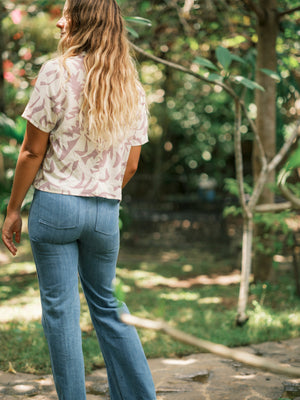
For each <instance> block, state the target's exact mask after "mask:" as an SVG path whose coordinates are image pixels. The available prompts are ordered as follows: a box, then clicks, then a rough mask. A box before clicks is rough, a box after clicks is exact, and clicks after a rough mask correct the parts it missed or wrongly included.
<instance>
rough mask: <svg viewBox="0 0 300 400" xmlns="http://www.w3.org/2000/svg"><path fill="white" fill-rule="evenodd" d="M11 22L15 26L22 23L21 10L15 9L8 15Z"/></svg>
mask: <svg viewBox="0 0 300 400" xmlns="http://www.w3.org/2000/svg"><path fill="white" fill-rule="evenodd" d="M10 16H11V19H12V22H13V23H14V24H16V25H18V24H19V23H20V22H21V21H22V12H21V10H19V9H18V8H16V9H15V10H13V11H12V12H11V13H10Z"/></svg>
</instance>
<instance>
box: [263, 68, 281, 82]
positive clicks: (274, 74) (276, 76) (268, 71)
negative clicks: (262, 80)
mask: <svg viewBox="0 0 300 400" xmlns="http://www.w3.org/2000/svg"><path fill="white" fill-rule="evenodd" d="M260 70H261V71H262V72H263V73H264V74H266V75H268V76H269V77H270V78H272V79H275V81H277V82H280V80H281V78H280V75H279V74H277V72H275V71H272V70H271V69H267V68H261V69H260Z"/></svg>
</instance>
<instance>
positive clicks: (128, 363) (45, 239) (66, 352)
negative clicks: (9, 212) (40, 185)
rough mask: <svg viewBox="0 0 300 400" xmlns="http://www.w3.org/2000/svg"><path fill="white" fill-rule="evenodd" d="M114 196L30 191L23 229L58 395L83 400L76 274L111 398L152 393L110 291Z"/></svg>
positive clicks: (135, 399) (128, 399) (133, 336)
mask: <svg viewBox="0 0 300 400" xmlns="http://www.w3.org/2000/svg"><path fill="white" fill-rule="evenodd" d="M118 224H119V201H118V200H111V199H104V198H96V197H78V196H69V195H61V194H54V193H48V192H42V191H39V190H36V191H35V194H34V199H33V202H32V206H31V209H30V215H29V236H30V241H31V246H32V251H33V256H34V259H35V263H36V267H37V273H38V279H39V285H40V295H41V303H42V311H43V315H42V324H43V328H44V332H45V336H46V338H47V341H48V346H49V351H50V358H51V365H52V371H53V377H54V382H55V385H56V390H57V393H58V397H59V399H60V400H85V399H86V392H85V374H84V361H83V354H82V342H81V330H80V326H79V316H80V302H79V293H78V274H79V277H80V280H81V285H82V288H83V291H84V294H85V297H86V300H87V303H88V306H89V310H90V314H91V319H92V321H93V325H94V328H95V330H96V333H97V337H98V341H99V344H100V347H101V350H102V354H103V357H104V360H105V364H106V367H107V373H108V382H109V389H110V397H111V399H112V400H121V399H122V400H154V399H155V398H156V396H155V389H154V384H153V380H152V376H151V373H150V370H149V366H148V363H147V360H146V358H145V355H144V352H143V349H142V346H141V343H140V340H139V337H138V335H137V332H136V330H135V328H133V327H132V326H128V325H126V324H124V323H122V322H121V321H120V320H119V313H120V312H122V311H124V312H128V310H127V308H126V305H125V304H123V305H122V306H120V305H119V304H118V302H117V300H116V299H115V297H114V294H113V289H112V281H113V279H114V277H115V271H116V262H117V257H118V251H119V225H118Z"/></svg>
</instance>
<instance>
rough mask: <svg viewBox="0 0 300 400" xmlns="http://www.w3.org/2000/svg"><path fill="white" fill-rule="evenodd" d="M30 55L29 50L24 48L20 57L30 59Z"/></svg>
mask: <svg viewBox="0 0 300 400" xmlns="http://www.w3.org/2000/svg"><path fill="white" fill-rule="evenodd" d="M31 57H32V54H31V51H30V50H29V49H26V51H25V52H24V53H23V54H22V59H23V60H26V61H28V60H30V59H31Z"/></svg>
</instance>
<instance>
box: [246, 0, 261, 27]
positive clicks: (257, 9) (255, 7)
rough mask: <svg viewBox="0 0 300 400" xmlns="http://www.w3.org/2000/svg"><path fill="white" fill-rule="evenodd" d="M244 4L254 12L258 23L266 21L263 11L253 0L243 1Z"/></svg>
mask: <svg viewBox="0 0 300 400" xmlns="http://www.w3.org/2000/svg"><path fill="white" fill-rule="evenodd" d="M243 3H244V4H245V6H247V7H248V8H249V9H250V10H251V11H254V12H255V14H256V16H257V18H258V21H259V22H260V23H263V22H264V20H265V14H264V12H263V10H262V9H261V8H260V7H259V6H258V5H257V4H256V3H254V1H253V0H243Z"/></svg>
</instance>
